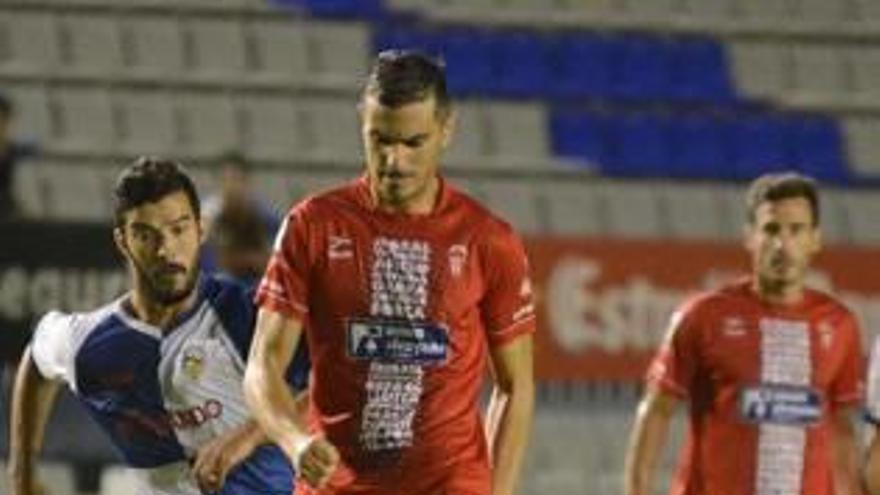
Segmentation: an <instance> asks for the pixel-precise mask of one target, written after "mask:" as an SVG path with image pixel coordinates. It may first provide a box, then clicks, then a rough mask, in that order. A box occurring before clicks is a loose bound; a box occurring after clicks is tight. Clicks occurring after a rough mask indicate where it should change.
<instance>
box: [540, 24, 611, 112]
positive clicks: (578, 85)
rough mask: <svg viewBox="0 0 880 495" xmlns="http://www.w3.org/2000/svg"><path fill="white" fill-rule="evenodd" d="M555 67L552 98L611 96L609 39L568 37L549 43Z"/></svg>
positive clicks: (584, 36) (564, 36)
mask: <svg viewBox="0 0 880 495" xmlns="http://www.w3.org/2000/svg"><path fill="white" fill-rule="evenodd" d="M550 44H551V53H552V54H551V56H552V63H553V67H554V73H553V78H552V81H551V82H552V86H551V87H550V91H552V93H551V94H552V95H554V96H558V97H582V96H592V97H607V96H609V95H611V92H612V89H611V88H612V85H613V82H612V81H613V80H612V69H611V66H612V50H611V49H610V47H611V45H612V42H611V39H610V38H609V37H605V36H600V35H593V34H587V33H568V34H562V35H559V36H555V37H554V39H553V40H551V41H550Z"/></svg>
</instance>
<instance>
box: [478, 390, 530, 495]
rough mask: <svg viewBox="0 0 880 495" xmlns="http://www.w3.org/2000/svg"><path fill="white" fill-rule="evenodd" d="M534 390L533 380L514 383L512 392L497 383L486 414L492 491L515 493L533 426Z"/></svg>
mask: <svg viewBox="0 0 880 495" xmlns="http://www.w3.org/2000/svg"><path fill="white" fill-rule="evenodd" d="M534 404H535V392H534V387H533V386H532V385H531V384H523V385H520V386H514V387H513V389H512V390H511V391H510V392H509V393H504V392H503V391H501V390H500V389H499V388H498V387H495V389H494V391H493V394H492V399H491V402H490V404H489V410H488V411H487V414H486V421H487V431H488V434H489V441H490V445H491V447H492V466H493V469H492V493H493V495H512V494H513V493H515V490H516V485H517V482H518V481H519V474H520V470H521V468H522V463H523V458H524V457H525V449H526V445H527V444H528V441H529V434H530V432H531V429H532V417H533V415H534Z"/></svg>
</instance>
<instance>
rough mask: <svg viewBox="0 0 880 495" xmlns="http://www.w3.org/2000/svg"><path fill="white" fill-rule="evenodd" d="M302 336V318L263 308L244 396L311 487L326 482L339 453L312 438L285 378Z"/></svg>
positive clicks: (256, 416)
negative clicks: (299, 319) (298, 318)
mask: <svg viewBox="0 0 880 495" xmlns="http://www.w3.org/2000/svg"><path fill="white" fill-rule="evenodd" d="M301 334H302V322H300V321H298V320H296V319H294V318H291V317H289V316H285V315H282V314H280V313H277V312H274V311H270V310H266V309H261V310H260V312H259V315H258V316H257V327H256V330H255V332H254V339H253V342H252V343H251V350H250V355H249V357H248V364H247V369H246V370H245V374H244V396H245V400H246V401H247V404H248V406H249V407H250V409H251V411H252V412H253V414H254V418H255V419H256V420H257V423H259V424H260V426H261V427H262V428H263V430H264V431H265V432H266V435H267V436H268V437H269V438H270V439H271V440H272V441H273V442H275V443H276V444H278V446H279V447H281V449H282V450H283V451H284V452H285V453H286V454H287V457H288V458H289V459H290V462H291V464H293V466H294V467H295V468H296V469H297V471H298V474H299V475H300V476H302V477H303V478H304V479H305V480H306V481H307V482H309V484H311V485H312V486H320V485H323V484H324V483H326V481H327V480H328V479H329V477H330V475H331V474H332V473H333V471H334V470H335V468H336V465H337V463H338V461H339V455H338V453H337V452H336V449H335V448H334V447H333V446H332V445H331V444H330V443H329V442H327V441H326V440H323V439H313V438H311V437H310V436H309V435H308V433H307V431H306V426H305V422H304V420H303V418H302V416H301V415H300V414H298V406H297V400H296V399H295V398H294V396H293V394H292V393H291V391H290V387H289V386H288V384H287V382H286V381H285V380H284V376H285V370H286V369H287V367H288V365H289V364H290V360H291V358H292V357H293V353H294V351H295V350H296V348H297V345H298V343H299V339H300V336H301Z"/></svg>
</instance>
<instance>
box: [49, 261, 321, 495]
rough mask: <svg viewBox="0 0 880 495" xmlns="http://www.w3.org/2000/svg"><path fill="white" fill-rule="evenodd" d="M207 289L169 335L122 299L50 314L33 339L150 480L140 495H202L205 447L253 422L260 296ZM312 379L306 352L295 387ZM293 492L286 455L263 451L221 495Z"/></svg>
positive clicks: (297, 362) (212, 283)
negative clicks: (200, 457) (194, 468)
mask: <svg viewBox="0 0 880 495" xmlns="http://www.w3.org/2000/svg"><path fill="white" fill-rule="evenodd" d="M198 291H199V294H198V300H197V302H196V303H195V304H194V305H193V307H192V308H191V309H190V310H188V311H187V312H186V313H185V314H182V315H180V317H179V318H178V320H177V321H176V322H175V324H174V325H173V327H172V328H171V329H170V330H166V331H164V332H163V331H162V330H161V329H159V328H156V327H153V326H151V325H148V324H146V323H144V322H142V321H140V320H137V319H135V318H134V317H132V316H131V314H130V313H129V312H128V311H127V310H126V309H125V308H124V307H123V301H124V300H125V298H121V299H118V300H116V301H114V302H112V303H110V304H108V305H107V306H104V307H102V308H100V309H98V310H96V311H93V312H90V313H71V314H64V313H59V312H50V313H48V314H46V315H45V316H44V317H43V318H42V320H41V321H40V322H39V324H38V325H37V329H36V331H35V333H34V336H33V340H32V353H33V358H34V362H35V363H36V365H37V367H38V368H39V370H40V372H41V373H42V375H44V376H45V377H46V378H49V379H56V380H63V381H64V382H66V383H67V385H68V386H69V387H70V389H71V390H72V391H73V392H74V394H75V395H76V396H77V397H78V398H79V400H80V401H81V402H82V403H83V404H84V405H85V407H86V409H87V410H88V411H89V413H90V414H91V416H92V417H93V418H94V419H95V420H96V421H97V422H98V423H99V424H100V425H101V427H102V428H103V429H104V431H106V432H107V434H109V435H110V438H111V439H112V441H113V443H114V445H115V446H116V448H117V449H118V451H119V452H120V454H121V455H122V457H123V458H124V460H125V463H126V464H128V465H129V466H131V467H132V468H135V472H137V473H138V474H139V478H140V479H141V480H142V483H141V488H140V491H139V494H144V495H146V494H149V495H189V494H193V495H197V494H199V493H200V492H199V489H198V487H197V486H196V484H195V480H194V478H193V477H192V475H191V473H190V469H189V463H190V461H191V459H192V458H193V457H194V456H195V454H196V452H197V450H198V448H199V447H200V446H202V445H204V444H205V443H207V442H209V441H210V440H212V439H214V438H216V437H217V436H219V435H221V434H223V433H225V432H227V431H229V430H231V429H233V428H235V427H237V426H239V425H241V424H243V423H244V422H245V421H247V419H248V418H249V416H250V414H249V412H248V409H247V406H246V405H245V403H244V395H243V391H242V377H243V376H244V370H245V359H246V356H247V354H248V350H249V347H250V343H251V337H252V335H253V328H254V322H255V317H256V310H255V307H254V305H253V302H252V299H251V298H252V292H251V291H250V290H248V289H247V288H246V287H245V286H243V285H240V284H238V283H236V282H233V281H231V280H228V279H225V278H215V277H208V276H203V277H202V279H201V280H200V281H199V285H198ZM303 347H304V346H300V348H301V349H302V348H303ZM307 374H308V362H307V357H306V354H305V353H304V352H300V353H298V354H297V356H296V358H295V359H294V361H293V364H292V365H291V367H290V370H289V371H288V381H289V382H290V384H291V386H292V387H294V388H296V389H303V388H304V387H305V385H306V380H307ZM292 485H293V476H292V472H291V468H290V464H289V463H288V462H287V459H286V458H285V457H284V455H283V454H282V452H281V450H280V449H278V448H277V447H276V446H263V447H260V448H259V449H257V451H255V452H254V454H253V455H251V457H249V458H248V459H247V460H246V461H245V462H244V463H243V464H241V465H240V466H238V467H237V468H236V469H235V470H234V471H233V472H231V473H230V475H229V476H228V477H227V479H226V484H225V486H224V488H223V490H222V491H221V492H220V494H222V495H249V494H257V493H259V494H279V495H282V494H283V495H288V494H290V493H291V491H292Z"/></svg>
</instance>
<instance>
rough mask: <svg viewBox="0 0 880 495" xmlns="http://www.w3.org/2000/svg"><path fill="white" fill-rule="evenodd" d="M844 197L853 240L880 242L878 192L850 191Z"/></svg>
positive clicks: (871, 243) (879, 201) (869, 242)
mask: <svg viewBox="0 0 880 495" xmlns="http://www.w3.org/2000/svg"><path fill="white" fill-rule="evenodd" d="M842 199H843V202H842V203H843V205H844V207H845V208H846V215H847V218H848V219H849V227H850V235H851V237H852V240H853V241H854V242H856V243H857V244H861V245H877V244H880V197H878V195H877V193H874V192H861V191H859V192H856V191H850V192H849V194H846V195H845V196H844V197H843V198H842Z"/></svg>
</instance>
